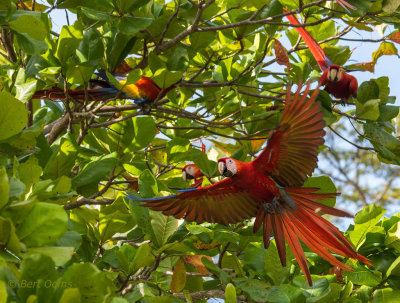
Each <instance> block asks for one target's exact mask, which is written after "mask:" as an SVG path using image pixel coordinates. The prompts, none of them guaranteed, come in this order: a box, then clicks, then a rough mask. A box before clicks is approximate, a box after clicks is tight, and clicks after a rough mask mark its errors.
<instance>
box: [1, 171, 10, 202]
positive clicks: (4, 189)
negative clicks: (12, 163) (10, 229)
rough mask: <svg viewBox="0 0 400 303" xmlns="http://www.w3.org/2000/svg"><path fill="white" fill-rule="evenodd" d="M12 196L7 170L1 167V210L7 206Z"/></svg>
mask: <svg viewBox="0 0 400 303" xmlns="http://www.w3.org/2000/svg"><path fill="white" fill-rule="evenodd" d="M9 196H10V185H9V183H8V175H7V171H6V168H5V167H4V166H0V209H1V208H3V206H4V205H6V204H7V202H8V199H9Z"/></svg>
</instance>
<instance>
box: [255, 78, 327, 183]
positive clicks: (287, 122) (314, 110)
mask: <svg viewBox="0 0 400 303" xmlns="http://www.w3.org/2000/svg"><path fill="white" fill-rule="evenodd" d="M309 87H310V83H308V84H307V87H306V90H305V91H304V93H303V95H302V96H301V97H300V93H299V92H300V88H299V89H298V90H297V92H296V94H295V95H294V97H293V98H291V94H290V87H288V88H287V90H288V93H287V96H286V104H285V109H284V111H283V116H282V119H281V121H280V123H279V128H278V129H277V130H275V131H274V132H273V133H272V135H271V137H270V139H269V141H268V144H267V147H266V148H265V149H264V151H263V152H262V153H261V154H260V155H259V156H258V157H257V159H256V160H254V161H255V163H254V164H255V167H256V168H257V169H261V170H264V171H265V172H266V173H267V174H268V175H270V176H271V177H272V178H273V179H274V180H275V181H276V182H277V183H278V184H279V185H281V186H289V187H297V186H301V185H302V184H303V183H304V182H305V181H306V180H307V178H308V177H309V176H310V175H311V174H312V172H313V170H314V169H315V168H316V167H317V155H318V147H319V146H320V145H321V144H323V143H324V139H323V138H322V137H323V136H324V134H325V131H324V130H323V128H324V126H325V122H324V120H323V116H324V115H323V113H322V111H321V104H320V103H315V102H314V100H315V98H316V97H317V94H318V90H315V91H314V93H313V94H312V96H311V97H310V98H307V93H308V91H309Z"/></svg>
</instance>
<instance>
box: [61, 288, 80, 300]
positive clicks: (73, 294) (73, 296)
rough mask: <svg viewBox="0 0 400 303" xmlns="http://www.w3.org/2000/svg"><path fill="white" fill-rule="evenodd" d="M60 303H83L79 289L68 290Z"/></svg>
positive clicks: (65, 290)
mask: <svg viewBox="0 0 400 303" xmlns="http://www.w3.org/2000/svg"><path fill="white" fill-rule="evenodd" d="M59 302H60V303H81V302H82V301H81V294H80V292H79V289H78V288H66V289H64V292H63V294H62V296H61V298H60V301H59Z"/></svg>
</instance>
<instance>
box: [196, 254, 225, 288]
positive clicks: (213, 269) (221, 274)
mask: <svg viewBox="0 0 400 303" xmlns="http://www.w3.org/2000/svg"><path fill="white" fill-rule="evenodd" d="M201 262H203V264H204V265H205V267H207V269H208V270H209V271H210V272H212V273H213V274H214V275H217V276H218V278H219V279H220V280H221V282H222V283H224V284H225V283H228V282H229V281H230V280H231V277H230V276H229V274H227V273H226V272H224V271H223V270H222V269H221V268H219V267H218V266H217V265H215V264H214V263H213V262H211V261H210V260H208V259H207V258H205V257H203V258H202V259H201Z"/></svg>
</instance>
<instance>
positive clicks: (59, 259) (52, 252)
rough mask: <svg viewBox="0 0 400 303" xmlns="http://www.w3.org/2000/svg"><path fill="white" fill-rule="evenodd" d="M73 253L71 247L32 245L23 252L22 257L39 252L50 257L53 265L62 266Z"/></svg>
mask: <svg viewBox="0 0 400 303" xmlns="http://www.w3.org/2000/svg"><path fill="white" fill-rule="evenodd" d="M73 253H74V248H73V247H60V246H44V247H32V248H29V249H28V250H27V251H26V252H25V253H24V258H26V257H29V256H32V255H37V254H41V255H44V256H48V257H50V258H51V259H52V260H53V262H54V264H55V266H63V265H64V264H65V263H67V262H68V261H69V260H70V259H71V258H72V254H73Z"/></svg>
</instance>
